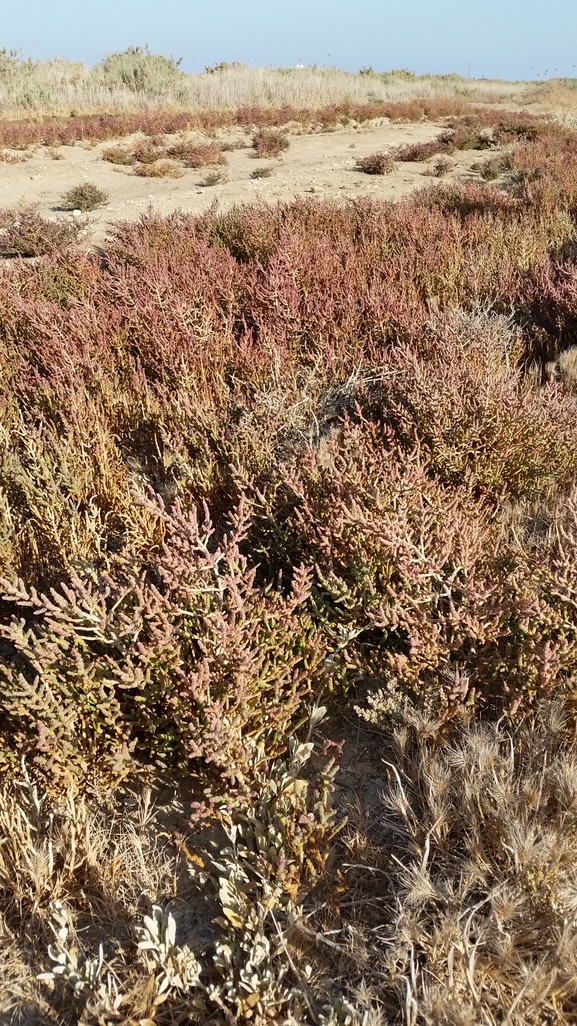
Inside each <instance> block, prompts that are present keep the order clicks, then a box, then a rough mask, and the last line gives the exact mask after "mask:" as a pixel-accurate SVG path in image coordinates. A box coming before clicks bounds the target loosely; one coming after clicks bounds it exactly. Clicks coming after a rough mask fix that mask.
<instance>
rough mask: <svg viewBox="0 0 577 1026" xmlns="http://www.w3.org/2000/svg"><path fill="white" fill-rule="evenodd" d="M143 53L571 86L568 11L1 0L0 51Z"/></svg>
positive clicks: (308, 1) (458, 4) (572, 32)
mask: <svg viewBox="0 0 577 1026" xmlns="http://www.w3.org/2000/svg"><path fill="white" fill-rule="evenodd" d="M143 44H148V45H149V46H150V48H151V50H153V51H154V52H155V53H164V54H166V55H167V56H170V55H172V56H174V57H182V58H183V61H182V68H183V69H184V70H185V71H202V70H203V68H204V66H205V65H206V64H215V63H216V62H217V61H235V60H236V61H242V62H243V63H245V64H253V65H265V64H272V65H277V66H279V65H284V66H290V65H294V64H320V65H334V66H337V67H341V68H345V69H347V70H349V71H358V69H359V68H361V67H364V66H367V65H372V66H373V67H374V68H375V69H376V70H379V71H383V70H386V69H388V68H400V67H405V68H410V69H411V70H412V71H415V72H419V73H424V72H428V71H430V72H434V73H443V72H450V71H456V72H459V73H460V74H462V75H467V74H469V72H470V74H471V76H472V77H475V78H480V77H481V76H485V77H501V78H537V77H541V78H543V77H545V76H546V75H547V77H553V76H561V75H564V76H567V75H570V76H572V77H575V76H577V69H576V68H575V65H577V0H285V2H280V0H202V2H200V0H0V49H1V48H2V47H3V46H5V47H7V48H8V49H10V48H18V49H20V48H21V49H22V51H23V52H24V55H25V56H31V57H36V58H38V57H40V58H42V59H47V58H49V57H55V56H58V57H65V58H67V59H70V60H83V61H85V62H87V63H89V64H92V63H96V62H98V61H99V60H101V59H102V57H103V56H105V55H106V54H107V53H111V52H113V51H117V50H124V49H126V47H127V46H137V45H143Z"/></svg>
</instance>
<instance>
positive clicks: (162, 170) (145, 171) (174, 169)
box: [134, 159, 185, 178]
mask: <svg viewBox="0 0 577 1026" xmlns="http://www.w3.org/2000/svg"><path fill="white" fill-rule="evenodd" d="M134 174H135V175H138V176H139V177H140V178H182V176H183V175H184V174H185V171H184V168H183V166H182V164H179V162H178V161H177V160H168V159H167V160H155V161H154V162H153V163H152V164H139V165H138V167H136V168H135V170H134Z"/></svg>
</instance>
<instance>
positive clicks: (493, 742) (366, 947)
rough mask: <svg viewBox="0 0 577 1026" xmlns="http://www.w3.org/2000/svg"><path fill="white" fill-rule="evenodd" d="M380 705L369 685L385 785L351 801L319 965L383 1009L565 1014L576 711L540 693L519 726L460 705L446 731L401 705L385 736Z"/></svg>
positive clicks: (415, 1017)
mask: <svg viewBox="0 0 577 1026" xmlns="http://www.w3.org/2000/svg"><path fill="white" fill-rule="evenodd" d="M379 708H381V710H382V711H379ZM389 708H390V701H389V697H388V695H387V696H383V700H382V701H381V699H380V698H379V696H378V695H377V696H376V697H375V698H374V699H373V702H372V712H371V713H370V714H369V719H370V721H371V722H372V723H373V725H374V724H375V723H380V724H381V729H382V730H383V733H382V734H381V747H380V750H379V748H378V747H377V743H376V741H375V748H374V756H375V758H377V759H378V760H380V770H379V772H380V773H381V774H382V775H385V774H386V776H387V778H388V785H387V786H386V787H385V788H384V790H383V793H382V796H381V797H380V798H379V799H378V801H377V803H376V804H375V805H373V806H371V807H370V808H369V807H365V808H364V809H363V808H361V806H360V805H359V804H357V807H356V808H353V809H352V810H351V820H350V824H349V827H348V828H347V832H346V834H345V837H344V842H343V847H342V848H341V850H340V852H339V857H338V860H337V863H336V864H337V865H338V866H339V869H338V873H337V878H338V890H339V891H340V895H339V897H338V899H336V901H337V905H338V912H337V915H336V917H332V918H331V917H330V916H328V915H327V914H326V912H319V913H318V914H317V918H316V920H315V917H314V915H313V916H312V917H309V919H308V924H309V927H311V928H313V930H315V931H318V934H317V935H318V937H319V943H318V944H317V945H316V947H315V958H316V962H317V971H318V972H322V973H323V975H325V976H327V975H328V976H329V977H331V978H332V979H335V981H337V982H336V988H337V990H340V989H341V988H342V990H341V993H343V992H344V993H345V994H346V995H347V996H348V998H349V1000H352V1001H353V1003H356V1004H357V1007H359V1005H360V1008H359V1013H360V1014H361V1015H362V1010H363V1006H364V1008H365V1010H366V1008H367V1007H371V1006H372V1007H373V1008H374V1009H376V1008H380V1009H381V1010H382V1014H384V1016H385V1017H386V1018H385V1021H386V1022H408V1023H420V1022H423V1023H433V1022H434V1023H439V1024H446V1026H449V1024H451V1026H465V1024H473V1023H478V1022H483V1023H487V1024H497V1023H503V1022H507V1023H510V1024H511V1026H515V1024H516V1026H525V1024H526V1023H528V1022H539V1023H545V1022H556V1023H560V1024H561V1023H570V1022H572V1021H573V1018H574V1015H575V1009H576V1007H577V962H576V959H575V950H576V945H577V915H576V910H577V904H576V899H575V895H576V893H577V863H576V860H575V830H576V828H577V743H576V741H575V731H574V727H573V715H572V713H570V712H569V710H568V709H564V708H563V706H561V705H559V704H555V703H553V704H544V705H542V706H541V707H540V708H539V709H538V710H537V711H536V713H535V715H534V717H532V718H531V720H530V721H527V722H526V723H524V724H523V725H522V726H521V727H520V728H517V729H515V728H513V727H512V725H511V724H507V723H505V722H503V721H501V722H500V723H499V724H497V725H480V724H478V723H473V722H470V723H467V718H466V717H465V719H464V720H463V721H462V722H461V723H460V724H454V726H453V728H452V730H451V731H450V732H449V733H447V734H446V735H445V736H442V735H439V723H438V722H435V721H434V720H431V719H428V718H426V717H423V716H419V715H417V714H415V713H407V714H404V715H401V716H400V717H399V716H398V711H397V716H396V718H397V726H396V727H395V728H394V730H393V735H392V746H391V745H390V740H391V733H390V731H391V719H390V714H389V713H387V709H389ZM397 710H398V707H397ZM329 931H330V932H329ZM327 936H330V938H331V940H333V941H334V942H335V943H334V945H333V947H332V948H331V947H330V946H328V944H327V943H326V942H323V938H324V937H327ZM323 956H324V957H323ZM319 963H321V964H320V965H319ZM355 999H356V1000H355Z"/></svg>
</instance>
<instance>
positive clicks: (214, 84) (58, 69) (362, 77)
mask: <svg viewBox="0 0 577 1026" xmlns="http://www.w3.org/2000/svg"><path fill="white" fill-rule="evenodd" d="M0 56H1V55H0ZM153 60H154V58H153ZM168 70H171V73H170V74H163V69H162V66H160V67H158V66H156V67H155V68H153V71H154V74H151V75H148V76H147V78H146V80H145V81H143V82H142V83H141V84H140V85H139V86H135V85H134V84H132V83H130V82H129V84H126V83H123V82H122V81H121V80H119V78H118V77H115V78H112V77H111V76H110V75H107V72H106V67H105V62H104V64H101V65H96V66H95V67H87V66H86V65H84V64H81V63H78V62H70V61H63V60H59V59H56V60H51V61H23V62H18V61H16V60H14V61H13V62H12V63H11V64H9V73H7V74H5V75H4V76H3V77H2V79H1V81H0V115H3V116H9V117H14V116H23V115H24V116H29V115H30V113H31V112H32V113H34V114H64V115H68V114H70V113H77V114H84V113H89V112H96V111H112V110H118V109H124V110H131V109H142V108H153V107H155V106H159V105H161V106H165V107H191V108H216V109H223V108H235V107H242V106H245V105H258V106H259V107H262V106H265V107H267V106H270V107H282V106H295V107H308V108H310V107H319V106H323V105H326V104H330V103H342V102H345V101H349V102H352V103H363V102H371V101H375V100H377V101H378V100H399V101H402V100H411V99H416V98H430V99H433V98H441V97H463V98H465V99H466V98H469V99H472V100H480V101H486V100H489V101H491V100H514V101H519V100H521V99H522V98H523V96H524V94H525V93H526V91H527V87H528V85H529V83H525V82H504V81H497V80H495V81H492V80H480V81H478V80H474V79H467V78H463V77H462V76H460V75H414V74H411V73H410V72H406V71H389V72H384V73H377V72H373V71H371V69H366V71H365V72H364V73H363V74H358V75H357V74H353V73H351V72H346V71H341V70H340V69H339V68H319V67H316V66H313V67H304V68H272V67H264V68H263V67H261V68H253V67H248V66H246V65H243V64H231V65H226V64H221V65H217V66H216V68H214V69H208V70H207V71H206V72H204V73H201V74H188V73H184V72H181V71H178V73H173V72H174V69H168Z"/></svg>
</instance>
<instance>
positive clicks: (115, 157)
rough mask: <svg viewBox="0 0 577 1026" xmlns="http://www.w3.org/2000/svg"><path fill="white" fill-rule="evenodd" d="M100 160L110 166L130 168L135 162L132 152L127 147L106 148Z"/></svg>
mask: <svg viewBox="0 0 577 1026" xmlns="http://www.w3.org/2000/svg"><path fill="white" fill-rule="evenodd" d="M102 159H103V160H107V161H108V162H109V163H110V164H120V165H126V166H130V165H131V164H134V163H135V162H136V157H135V155H134V151H133V150H132V149H131V147H129V146H119V145H117V146H107V147H106V149H104V150H103V151H102Z"/></svg>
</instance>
